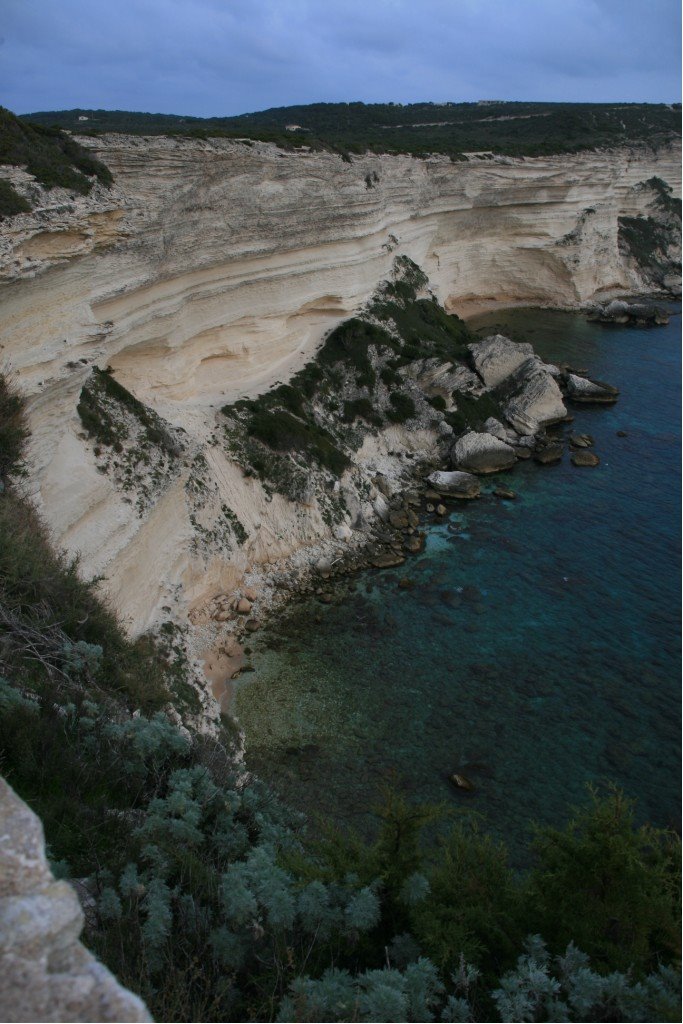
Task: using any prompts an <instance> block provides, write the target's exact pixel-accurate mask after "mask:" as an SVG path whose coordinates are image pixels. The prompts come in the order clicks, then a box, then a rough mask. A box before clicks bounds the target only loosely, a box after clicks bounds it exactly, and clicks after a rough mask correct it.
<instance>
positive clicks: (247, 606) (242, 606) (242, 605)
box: [235, 597, 251, 615]
mask: <svg viewBox="0 0 683 1024" xmlns="http://www.w3.org/2000/svg"><path fill="white" fill-rule="evenodd" d="M235 611H236V612H237V614H238V615H248V614H249V612H250V611H251V601H247V599H246V597H241V598H240V599H239V601H238V602H237V607H236V609H235Z"/></svg>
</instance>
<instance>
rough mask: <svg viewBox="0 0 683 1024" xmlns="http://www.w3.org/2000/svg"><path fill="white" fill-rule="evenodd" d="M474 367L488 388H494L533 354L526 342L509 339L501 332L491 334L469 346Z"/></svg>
mask: <svg viewBox="0 0 683 1024" xmlns="http://www.w3.org/2000/svg"><path fill="white" fill-rule="evenodd" d="M469 350H470V354H471V356H472V361H473V363H474V368H475V369H476V371H477V373H478V374H479V376H480V377H481V379H482V380H483V382H484V384H486V386H487V387H488V388H495V387H497V386H498V385H499V384H502V382H503V381H504V380H507V378H508V377H510V376H511V374H513V373H514V372H515V370H516V369H517V368H518V367H519V366H521V365H522V363H524V362H525V361H526V360H527V359H529V358H530V357H531V356H533V354H534V350H533V348H532V347H531V345H529V344H527V343H526V342H523V343H519V342H516V341H510V339H509V338H506V337H505V336H504V335H502V334H492V335H490V336H489V337H488V338H484V340H483V341H477V342H475V343H474V344H473V345H470V346H469Z"/></svg>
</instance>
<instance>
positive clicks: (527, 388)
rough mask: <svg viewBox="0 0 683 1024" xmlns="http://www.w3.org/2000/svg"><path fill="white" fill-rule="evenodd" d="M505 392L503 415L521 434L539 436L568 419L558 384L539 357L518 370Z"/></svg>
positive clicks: (534, 357)
mask: <svg viewBox="0 0 683 1024" xmlns="http://www.w3.org/2000/svg"><path fill="white" fill-rule="evenodd" d="M505 391H506V396H505V399H504V401H503V413H504V414H505V418H506V420H507V421H508V423H510V424H511V426H513V427H514V428H515V430H516V431H517V433H518V434H523V435H529V434H537V433H538V431H539V430H540V428H541V427H545V426H547V425H548V424H550V423H557V422H558V420H562V419H564V417H565V416H566V415H567V409H566V407H565V404H564V402H563V401H562V392H561V391H560V388H559V385H558V383H557V381H556V380H555V378H554V377H553V375H552V374H551V373H550V372H549V370H548V367H547V366H546V364H545V363H543V362H541V360H540V359H538V358H537V356H532V357H531V358H529V359H527V360H525V361H524V362H523V363H522V364H521V365H520V366H519V367H518V368H517V370H516V371H515V373H514V375H513V377H512V378H511V379H510V380H509V381H508V382H507V384H506V387H505Z"/></svg>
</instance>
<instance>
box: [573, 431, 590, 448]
mask: <svg viewBox="0 0 683 1024" xmlns="http://www.w3.org/2000/svg"><path fill="white" fill-rule="evenodd" d="M569 444H570V445H571V447H572V448H592V447H593V445H594V444H595V441H594V440H593V438H592V436H591V435H590V434H572V435H571V436H570V438H569Z"/></svg>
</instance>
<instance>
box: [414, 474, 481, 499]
mask: <svg viewBox="0 0 683 1024" xmlns="http://www.w3.org/2000/svg"><path fill="white" fill-rule="evenodd" d="M427 483H429V484H431V486H432V487H433V488H434V490H435V491H438V492H439V494H448V495H450V496H451V497H453V498H478V497H479V491H480V489H481V488H480V484H479V481H478V480H477V478H476V476H473V475H472V474H471V473H461V472H459V471H457V470H455V471H453V472H450V473H449V472H448V471H446V470H441V469H439V470H436V471H435V472H434V473H430V475H429V476H428V477H427Z"/></svg>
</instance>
